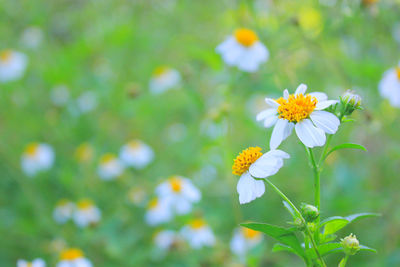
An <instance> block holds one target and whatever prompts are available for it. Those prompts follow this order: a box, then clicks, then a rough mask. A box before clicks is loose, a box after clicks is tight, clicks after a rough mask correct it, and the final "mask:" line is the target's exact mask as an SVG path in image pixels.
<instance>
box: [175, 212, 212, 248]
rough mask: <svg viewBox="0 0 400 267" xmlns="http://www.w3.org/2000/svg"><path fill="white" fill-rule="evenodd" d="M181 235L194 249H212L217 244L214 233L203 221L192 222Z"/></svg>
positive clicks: (182, 230) (184, 228) (195, 220)
mask: <svg viewBox="0 0 400 267" xmlns="http://www.w3.org/2000/svg"><path fill="white" fill-rule="evenodd" d="M181 234H182V236H183V238H184V239H185V240H186V241H187V242H188V243H189V244H190V246H191V247H192V248H194V249H200V248H202V247H212V246H213V245H214V244H215V236H214V233H213V231H212V230H211V228H210V227H209V226H208V225H207V223H206V222H205V221H204V220H203V219H194V220H192V221H191V222H190V223H189V224H187V225H185V226H184V227H183V228H182V229H181Z"/></svg>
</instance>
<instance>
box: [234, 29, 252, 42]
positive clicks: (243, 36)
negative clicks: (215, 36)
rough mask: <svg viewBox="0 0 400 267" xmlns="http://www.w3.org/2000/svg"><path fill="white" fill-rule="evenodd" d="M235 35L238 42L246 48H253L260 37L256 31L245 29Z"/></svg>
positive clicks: (237, 31) (238, 30)
mask: <svg viewBox="0 0 400 267" xmlns="http://www.w3.org/2000/svg"><path fill="white" fill-rule="evenodd" d="M234 35H235V38H236V41H238V43H239V44H241V45H244V46H251V45H253V44H254V43H255V42H256V41H257V40H258V36H257V34H256V33H255V32H254V31H252V30H249V29H245V28H240V29H237V30H236V31H235V33H234Z"/></svg>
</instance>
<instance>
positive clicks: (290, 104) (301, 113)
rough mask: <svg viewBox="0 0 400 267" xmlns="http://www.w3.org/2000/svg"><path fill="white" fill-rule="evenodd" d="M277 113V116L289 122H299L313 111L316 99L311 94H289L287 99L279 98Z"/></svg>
mask: <svg viewBox="0 0 400 267" xmlns="http://www.w3.org/2000/svg"><path fill="white" fill-rule="evenodd" d="M276 102H278V104H279V107H278V113H279V118H281V119H286V120H288V121H290V122H299V121H301V120H303V119H306V118H308V117H309V116H310V114H311V113H312V112H313V111H314V109H315V107H316V105H317V102H318V101H317V99H316V98H315V97H313V96H311V95H306V96H304V95H303V94H298V95H289V98H288V99H284V98H282V97H281V98H279V99H278V100H276Z"/></svg>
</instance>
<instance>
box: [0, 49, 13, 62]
mask: <svg viewBox="0 0 400 267" xmlns="http://www.w3.org/2000/svg"><path fill="white" fill-rule="evenodd" d="M11 56H12V51H11V50H9V49H7V50H3V51H1V52H0V61H2V62H8V61H9V60H10V59H11Z"/></svg>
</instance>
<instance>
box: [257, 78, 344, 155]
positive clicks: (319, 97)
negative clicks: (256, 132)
mask: <svg viewBox="0 0 400 267" xmlns="http://www.w3.org/2000/svg"><path fill="white" fill-rule="evenodd" d="M306 90H307V86H306V85H305V84H300V85H299V87H297V89H296V92H295V93H294V94H292V95H289V92H288V90H287V89H285V91H284V92H283V97H281V98H279V99H277V100H274V99H271V98H266V99H265V101H266V102H267V104H268V105H269V106H270V108H269V109H266V110H264V111H262V112H260V113H259V114H258V115H257V120H258V121H260V120H263V121H264V126H265V127H266V128H268V127H271V126H273V125H275V127H274V130H273V131H272V136H271V140H270V148H271V149H276V148H277V147H278V146H279V145H280V144H281V142H282V141H283V140H285V139H286V138H287V137H288V136H289V135H290V134H291V133H292V130H293V128H294V129H295V131H296V134H297V136H298V137H299V139H300V141H301V142H302V143H303V144H304V145H305V146H307V147H310V148H312V147H315V146H323V145H324V144H325V141H326V136H325V133H328V134H334V133H336V131H337V129H338V127H339V125H340V121H339V119H338V118H337V117H336V116H335V115H334V114H332V113H330V112H327V111H324V110H323V109H326V108H327V107H329V106H331V105H333V104H336V103H337V102H338V101H337V100H328V97H327V95H326V94H325V93H320V92H314V93H310V94H305V92H306Z"/></svg>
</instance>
